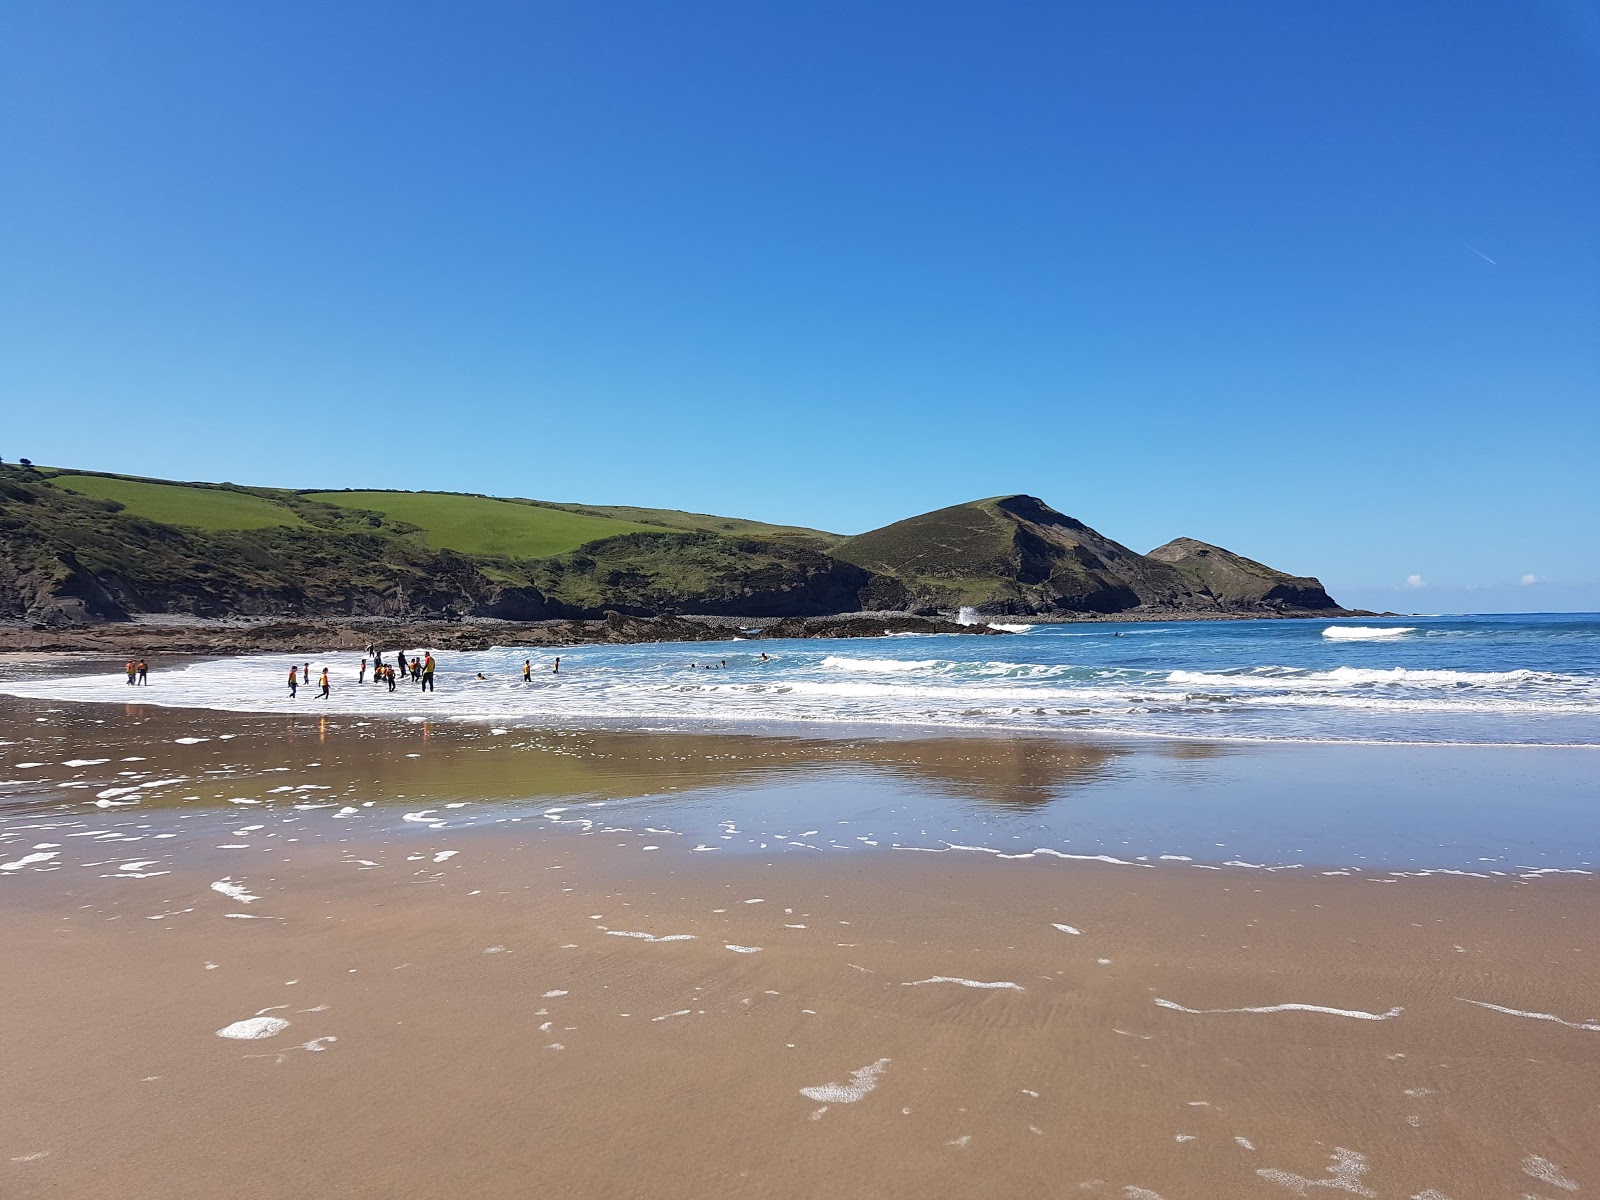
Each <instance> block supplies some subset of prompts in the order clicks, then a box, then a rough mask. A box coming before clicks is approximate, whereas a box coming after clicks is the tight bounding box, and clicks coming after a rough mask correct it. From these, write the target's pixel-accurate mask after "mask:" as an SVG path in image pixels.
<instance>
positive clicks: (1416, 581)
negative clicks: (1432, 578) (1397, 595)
mask: <svg viewBox="0 0 1600 1200" xmlns="http://www.w3.org/2000/svg"><path fill="white" fill-rule="evenodd" d="M1406 586H1407V587H1408V588H1419V587H1427V586H1428V584H1427V581H1426V580H1425V579H1423V578H1422V576H1421V575H1407V576H1406Z"/></svg>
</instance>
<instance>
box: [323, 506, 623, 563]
mask: <svg viewBox="0 0 1600 1200" xmlns="http://www.w3.org/2000/svg"><path fill="white" fill-rule="evenodd" d="M305 495H306V497H307V499H310V500H320V501H322V502H323V503H325V504H337V505H339V506H340V507H342V508H353V509H357V510H359V511H362V512H376V513H381V514H382V515H383V516H385V517H387V518H390V519H392V520H395V521H401V522H404V523H405V524H407V525H414V526H416V527H417V528H418V529H420V530H421V531H422V536H423V538H424V540H426V542H427V543H428V545H429V546H431V547H432V548H433V549H435V550H454V551H455V552H456V553H458V554H466V555H473V556H487V557H492V558H549V557H550V556H552V555H555V554H565V553H566V552H567V551H569V550H576V549H577V548H578V547H579V546H582V545H584V544H585V543H587V542H593V541H597V540H599V539H600V538H606V537H616V536H617V535H619V534H624V533H649V532H652V530H651V527H650V526H648V525H644V524H642V523H640V522H637V521H626V520H619V519H617V518H615V517H611V516H607V515H604V514H598V513H597V514H595V515H588V514H586V513H579V512H573V511H571V510H568V509H564V508H554V507H551V506H549V505H543V504H528V503H521V502H518V501H514V500H495V499H491V498H490V497H488V496H464V495H461V494H459V493H455V492H307V493H305Z"/></svg>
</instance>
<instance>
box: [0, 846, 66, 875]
mask: <svg viewBox="0 0 1600 1200" xmlns="http://www.w3.org/2000/svg"><path fill="white" fill-rule="evenodd" d="M60 854H61V852H60V851H59V850H38V851H35V852H34V853H32V854H24V855H23V856H22V857H21V858H18V859H13V860H12V861H11V862H7V863H0V871H20V870H22V868H23V867H28V866H32V865H33V864H34V863H42V862H49V861H50V860H51V859H52V858H58V857H60Z"/></svg>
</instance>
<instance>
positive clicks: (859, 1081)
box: [800, 1058, 889, 1104]
mask: <svg viewBox="0 0 1600 1200" xmlns="http://www.w3.org/2000/svg"><path fill="white" fill-rule="evenodd" d="M888 1066H889V1060H888V1059H887V1058H880V1059H879V1060H878V1061H877V1062H875V1063H868V1064H867V1065H866V1066H864V1067H861V1068H859V1069H857V1070H854V1071H851V1072H850V1082H849V1083H819V1084H818V1085H817V1086H816V1087H803V1088H801V1089H800V1094H801V1095H802V1096H804V1097H805V1098H806V1099H807V1100H815V1101H816V1102H817V1103H818V1104H854V1103H855V1102H856V1101H857V1100H863V1099H865V1098H866V1097H867V1095H868V1094H869V1093H870V1092H871V1091H872V1089H873V1088H875V1087H877V1086H878V1079H879V1077H880V1076H881V1075H882V1074H883V1073H884V1071H885V1070H886V1069H888Z"/></svg>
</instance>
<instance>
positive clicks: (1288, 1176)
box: [1256, 1146, 1378, 1197]
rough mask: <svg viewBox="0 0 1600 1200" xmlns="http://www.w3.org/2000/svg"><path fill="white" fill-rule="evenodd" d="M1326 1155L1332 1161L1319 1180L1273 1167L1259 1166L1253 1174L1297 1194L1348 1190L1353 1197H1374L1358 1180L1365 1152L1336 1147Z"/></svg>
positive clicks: (1365, 1165)
mask: <svg viewBox="0 0 1600 1200" xmlns="http://www.w3.org/2000/svg"><path fill="white" fill-rule="evenodd" d="M1329 1157H1330V1158H1331V1159H1332V1161H1331V1162H1330V1163H1329V1164H1328V1171H1327V1174H1326V1175H1324V1176H1323V1177H1322V1178H1321V1179H1307V1178H1306V1177H1305V1176H1304V1175H1296V1174H1294V1173H1293V1172H1292V1171H1284V1170H1280V1169H1279V1168H1277V1167H1261V1168H1258V1169H1257V1170H1256V1174H1257V1175H1259V1176H1261V1178H1263V1179H1266V1180H1268V1181H1270V1182H1272V1183H1277V1184H1282V1185H1283V1186H1284V1187H1286V1188H1288V1189H1289V1190H1290V1191H1291V1192H1293V1193H1294V1194H1295V1195H1297V1196H1304V1195H1305V1194H1306V1192H1307V1191H1308V1190H1309V1189H1311V1188H1327V1189H1328V1190H1329V1191H1332V1192H1349V1193H1350V1194H1351V1195H1354V1196H1367V1197H1375V1196H1377V1194H1378V1193H1377V1192H1375V1191H1373V1190H1372V1189H1371V1188H1369V1187H1368V1186H1367V1185H1366V1184H1364V1183H1362V1182H1361V1178H1362V1176H1364V1175H1365V1174H1366V1173H1367V1156H1366V1155H1365V1154H1361V1153H1359V1152H1357V1151H1355V1150H1348V1149H1346V1148H1345V1147H1343V1146H1336V1147H1334V1151H1333V1153H1332V1154H1331V1155H1330V1156H1329Z"/></svg>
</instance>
